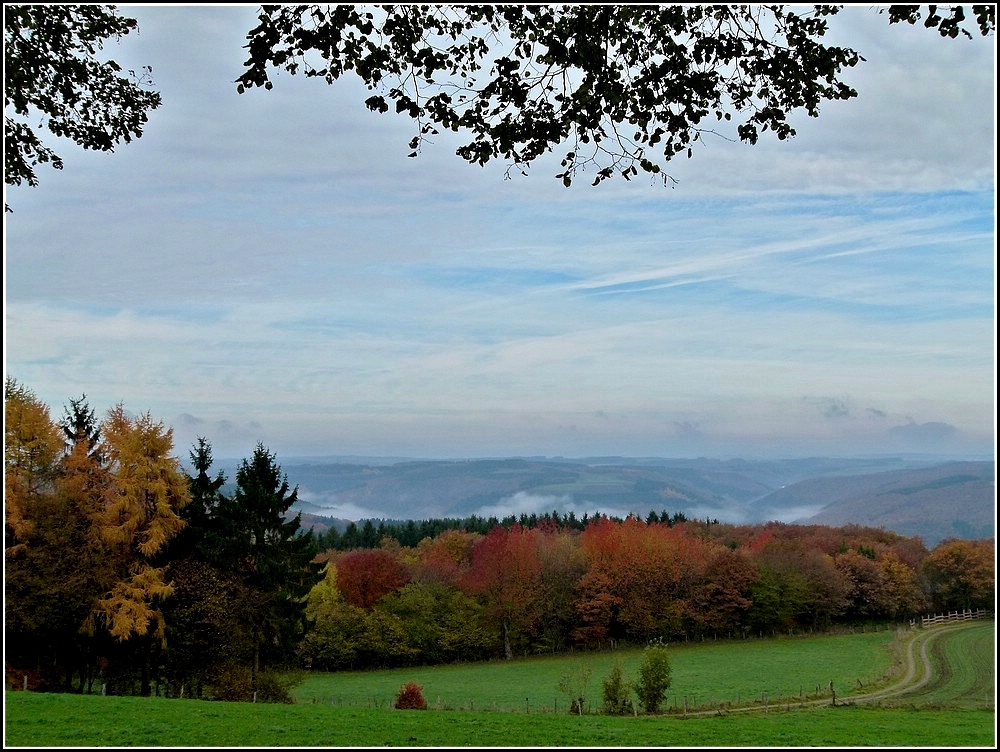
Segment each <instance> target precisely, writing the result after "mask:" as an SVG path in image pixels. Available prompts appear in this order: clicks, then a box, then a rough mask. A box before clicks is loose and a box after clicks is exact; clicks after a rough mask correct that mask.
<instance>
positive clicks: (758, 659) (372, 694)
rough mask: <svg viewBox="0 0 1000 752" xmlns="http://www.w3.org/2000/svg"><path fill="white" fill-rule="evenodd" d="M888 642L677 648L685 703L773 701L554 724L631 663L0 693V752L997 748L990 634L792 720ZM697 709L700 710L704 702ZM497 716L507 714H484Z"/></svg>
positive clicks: (860, 638)
mask: <svg viewBox="0 0 1000 752" xmlns="http://www.w3.org/2000/svg"><path fill="white" fill-rule="evenodd" d="M890 638H891V635H889V634H888V633H885V632H882V633H877V634H872V633H868V634H858V635H846V636H840V637H809V638H784V639H774V640H753V641H748V642H745V643H743V642H741V643H719V644H712V643H704V644H701V643H699V644H697V645H677V646H674V648H673V649H672V652H671V660H672V663H673V667H674V686H675V688H677V690H678V692H679V693H684V692H689V693H690V696H692V697H697V696H705V697H707V696H708V695H710V694H712V693H713V692H716V691H719V690H717V689H716V687H724V688H726V689H727V691H729V692H734V693H735V692H738V693H740V694H743V693H750V692H751V691H752V692H753V693H756V692H758V691H759V689H758V688H759V687H760V686H762V684H763V686H766V687H768V688H770V689H769V691H771V692H773V695H772V696H773V698H775V700H774V701H773V702H772V703H771V704H770V705H769V707H768V712H766V713H765V712H741V713H735V712H733V713H730V712H724V713H720V714H716V713H712V714H709V715H706V716H702V717H694V716H693V715H692V716H690V717H687V718H685V717H682V716H681V715H680V714H679V713H677V712H675V713H674V714H670V715H664V716H656V717H643V716H639V717H609V716H603V715H596V714H589V713H588V714H585V715H584V716H582V717H580V716H572V715H569V714H568V713H567V712H565V710H562V709H560V711H559V712H552V703H553V700H555V699H556V695H557V691H556V689H555V685H556V683H557V682H558V677H559V676H560V675H561V673H562V672H564V671H565V670H567V669H568V668H569V667H571V666H573V665H577V666H578V665H583V662H589V663H590V665H591V666H592V669H593V674H592V679H591V684H592V689H591V693H590V694H591V696H592V697H593V701H594V702H596V701H597V699H598V698H599V696H600V680H601V679H602V678H603V677H604V675H605V674H606V670H605V669H606V668H609V667H610V665H611V661H613V660H615V659H622V660H623V663H624V665H625V666H626V670H629V669H630V668H631V669H633V672H634V666H635V665H636V662H637V661H638V653H637V652H635V651H630V652H625V651H623V652H621V653H604V654H597V655H576V656H567V657H560V658H534V659H527V660H519V661H514V662H511V663H491V664H470V665H460V666H446V667H438V668H434V669H431V668H423V669H412V670H406V671H384V672H369V673H349V674H348V673H345V674H317V675H311V676H309V677H308V678H307V679H306V681H304V682H303V683H302V684H301V685H300V686H299V688H298V691H297V702H296V704H294V705H264V704H245V703H244V704H240V703H222V702H200V701H195V700H187V701H184V700H172V699H165V698H155V697H154V698H136V697H102V696H99V695H90V696H80V695H56V694H42V693H24V692H7V693H6V695H5V704H6V707H5V746H33V747H34V746H38V747H41V746H191V747H198V746H230V747H231V746H237V747H240V746H257V747H271V746H305V747H335V746H344V747H368V746H404V747H419V746H485V747H516V746H536V747H537V746H542V747H544V746H548V747H576V746H621V747H632V746H661V747H691V746H715V747H719V746H723V747H727V746H766V747H775V746H777V747H781V746H900V747H911V746H915V747H926V746H932V747H934V746H937V747H941V746H943V747H993V746H994V742H995V738H996V715H995V712H994V709H993V708H994V707H995V705H994V703H995V696H994V694H993V692H994V689H995V688H994V686H993V676H994V670H993V662H992V661H993V644H994V642H993V641H994V638H995V630H994V625H993V623H992V622H989V623H988V624H976V625H974V626H970V627H969V628H963V629H959V630H956V631H953V632H950V633H948V634H947V635H945V634H944V633H943V632H942V638H944V639H938V640H935V641H933V642H928V650H929V653H930V655H929V657H930V659H931V663H932V665H933V666H934V673H933V679H932V680H931V681H929V682H928V683H926V684H925V685H924V686H923V687H921V688H920V689H919V690H918V691H917V692H915V693H914V694H913V695H908V696H906V697H905V698H903V701H904V702H905V703H906V704H905V705H904V706H897V707H886V706H884V705H883V704H882V703H881V701H880V704H879V706H875V707H872V706H861V705H857V706H855V705H851V704H850V699H849V697H848V693H847V690H846V687H845V689H844V690H838V698H839V704H838V705H837V706H836V707H834V706H832V705H831V704H829V703H826V702H824V703H823V705H821V706H816V707H805V708H798V707H796V705H795V703H794V702H791V703H781V702H779V701H777V698H778V697H779V696H780V695H781V694H782V692H784V693H785V694H791V695H795V696H796V697H797V696H798V691H799V690H798V686H799V683H800V682H805V681H806V679H805V678H804V677H805V676H809V677H813V676H816V677H820V676H822V677H824V678H816V680H815V681H814V682H813V684H815V683H816V682H822V681H826V682H827V683H828V682H829V681H830V679H826V678H825V677H827V676H830V675H831V673H832V672H833V675H834V676H835V677H839V679H835V681H841V682H843V683H844V684H847V683H850V682H852V681H855V683H856V678H859V677H860V678H862V683H864V682H865V680H864V678H863V677H864V676H865V675H867V676H869V677H875V678H878V677H880V676H883V675H885V674H886V673H888V672H889V669H890V668H891V667H892V666H893V665H894V663H895V661H896V660H898V655H899V651H898V650H895V649H893V647H892V646H890ZM987 661H988V667H987V663H986V662H987ZM897 673H898V672H893V676H896V674H897ZM410 679H414V680H416V681H418V682H421V683H423V684H424V686H425V694H427V697H428V700H429V701H430V703H431V706H432V708H433V707H434V706H435V705H436V704H437V697H436V694H437V695H440V696H441V706H442V707H453V708H463V707H468V706H469V705H470V704H474V705H475V711H472V710H469V709H456V710H440V711H436V710H433V709H432V710H430V711H398V710H393V709H391V708H390V707H387V706H388V705H389V698H391V697H394V695H395V692H396V690H397V689H398V688H399V686H400V684H402V683H403V682H405V681H408V680H410ZM810 681H811V680H810ZM873 683H875V682H874V681H873ZM884 684H885V682H883V685H884ZM682 687H683V688H682ZM870 688H871V685H869V686H866V687H864V688H861V689H858V690H857V691H858V693H863V692H864V691H865V690H867V689H870ZM813 689H815V687H814V686H813ZM789 690H790V691H789ZM338 693H339V694H338ZM719 694H723V692H721V691H719ZM672 695H673V690H671V696H672ZM524 696H527V697H528V698H529V702H528V712H525V706H524ZM543 696H544V697H545V698H547V700H548V702H547V703H546V702H543V701H542V698H543ZM376 698H384V699H381V700H377V699H376ZM756 699H757V701H758V702H759V698H756ZM533 700H534V703H535V704H532V702H533ZM560 700H561V698H560ZM707 702H708V700H707V699H706V701H705V702H702V701H701V700H698V704H700V705H705V704H707ZM493 703H495V704H496V707H497V710H498V711H499V710H502V711H506V712H492V710H491V708H492V705H493ZM376 704H377V705H378V707H375V706H376ZM670 704H672V698H671V700H670ZM693 704H694V703H693V702H692V705H693ZM984 707H985V708H986V709H983V708H984Z"/></svg>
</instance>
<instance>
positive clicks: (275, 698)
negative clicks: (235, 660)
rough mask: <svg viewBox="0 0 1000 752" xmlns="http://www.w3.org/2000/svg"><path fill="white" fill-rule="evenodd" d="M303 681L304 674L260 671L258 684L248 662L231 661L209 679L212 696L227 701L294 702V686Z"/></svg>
mask: <svg viewBox="0 0 1000 752" xmlns="http://www.w3.org/2000/svg"><path fill="white" fill-rule="evenodd" d="M300 681H302V674H301V673H300V672H299V673H296V672H290V673H287V674H279V673H277V672H272V671H261V672H260V673H259V674H257V688H256V690H255V689H254V686H253V672H252V671H251V669H250V668H249V667H247V666H241V665H239V664H228V665H226V666H223V667H221V668H219V669H217V670H216V671H214V672H213V674H212V676H211V677H210V680H209V682H208V691H209V694H210V695H211V697H212V699H215V700H224V701H226V702H270V703H286V704H289V703H293V702H295V700H294V698H293V697H292V692H291V690H292V688H293V687H295V685H296V684H298V683H299V682H300Z"/></svg>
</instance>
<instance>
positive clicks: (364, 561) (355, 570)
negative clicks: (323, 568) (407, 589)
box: [337, 548, 410, 611]
mask: <svg viewBox="0 0 1000 752" xmlns="http://www.w3.org/2000/svg"><path fill="white" fill-rule="evenodd" d="M409 580H410V576H409V573H408V572H407V571H406V567H404V566H403V565H402V564H401V563H400V562H399V561H398V560H397V559H396V558H395V557H394V556H393V555H392V554H390V553H389V552H388V551H385V550H382V549H378V548H373V549H357V550H355V551H351V552H349V553H346V554H344V555H343V556H341V557H340V558H339V559H338V560H337V587H338V588H339V589H340V592H341V593H343V595H344V599H345V600H346V601H347V602H348V603H350V604H352V605H354V606H357V607H358V608H363V609H365V610H368V611H370V610H371V609H372V608H374V606H375V604H376V603H377V602H378V601H379V599H380V598H382V597H383V596H384V595H388V594H389V593H391V592H392V591H394V590H396V589H397V588H400V587H402V586H403V585H405V584H406V583H407V582H409Z"/></svg>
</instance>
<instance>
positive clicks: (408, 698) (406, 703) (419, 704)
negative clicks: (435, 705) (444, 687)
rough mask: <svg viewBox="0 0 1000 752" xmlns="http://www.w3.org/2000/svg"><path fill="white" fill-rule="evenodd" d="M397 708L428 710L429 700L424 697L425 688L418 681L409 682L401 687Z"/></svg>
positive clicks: (397, 697)
mask: <svg viewBox="0 0 1000 752" xmlns="http://www.w3.org/2000/svg"><path fill="white" fill-rule="evenodd" d="M396 709H397V710H427V700H425V699H424V688H423V687H421V686H420V685H419V684H417V683H416V682H413V681H411V682H407V683H406V684H404V685H403V686H402V687H400V688H399V694H398V695H397V696H396Z"/></svg>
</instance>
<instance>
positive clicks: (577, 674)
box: [558, 666, 593, 715]
mask: <svg viewBox="0 0 1000 752" xmlns="http://www.w3.org/2000/svg"><path fill="white" fill-rule="evenodd" d="M592 671H593V670H592V669H591V668H590V666H575V667H574V668H573V669H571V670H569V671H566V672H565V673H564V674H563V675H562V676H561V677H559V684H558V689H559V691H560V692H562V693H563V694H565V695H567V696H568V697H569V712H570V713H572V714H573V715H583V703H584V702H585V700H586V697H587V685H588V684H589V683H590V674H591V673H592Z"/></svg>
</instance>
